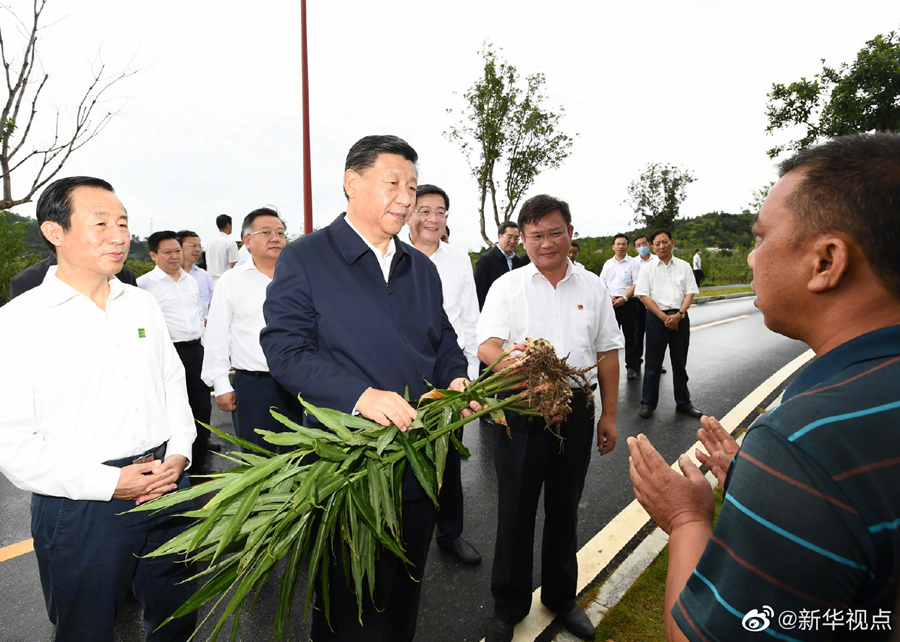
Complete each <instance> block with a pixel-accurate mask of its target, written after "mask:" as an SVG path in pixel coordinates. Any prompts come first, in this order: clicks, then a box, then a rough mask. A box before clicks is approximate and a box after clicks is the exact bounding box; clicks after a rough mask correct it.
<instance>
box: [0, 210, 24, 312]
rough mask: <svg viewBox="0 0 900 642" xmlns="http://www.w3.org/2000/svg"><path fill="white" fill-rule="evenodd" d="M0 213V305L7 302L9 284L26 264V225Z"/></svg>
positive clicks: (5, 213) (6, 213)
mask: <svg viewBox="0 0 900 642" xmlns="http://www.w3.org/2000/svg"><path fill="white" fill-rule="evenodd" d="M8 214H9V212H0V305H4V304H6V302H7V301H9V282H10V281H11V280H12V278H13V277H14V276H15V275H16V274H18V273H19V272H20V271H22V270H23V269H25V268H26V267H27V266H28V264H29V261H28V257H27V252H28V243H27V241H26V240H25V235H26V234H27V233H28V224H27V223H24V222H22V221H13V220H11V217H9V216H8Z"/></svg>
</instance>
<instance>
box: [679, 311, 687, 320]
mask: <svg viewBox="0 0 900 642" xmlns="http://www.w3.org/2000/svg"><path fill="white" fill-rule="evenodd" d="M678 314H680V315H681V318H682V319H683V318H684V317H686V316H687V312H682V311H681V310H679V311H678Z"/></svg>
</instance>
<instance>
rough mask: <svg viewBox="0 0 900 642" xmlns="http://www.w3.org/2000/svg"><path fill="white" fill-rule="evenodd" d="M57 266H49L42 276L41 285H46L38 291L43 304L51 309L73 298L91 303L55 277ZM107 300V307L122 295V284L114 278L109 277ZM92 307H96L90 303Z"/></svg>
mask: <svg viewBox="0 0 900 642" xmlns="http://www.w3.org/2000/svg"><path fill="white" fill-rule="evenodd" d="M57 268H58V266H56V265H51V266H50V267H49V268H48V269H47V274H46V275H45V276H44V280H43V282H42V284H43V285H46V286H47V287H46V288H43V289H41V290H40V293H41V296H42V297H43V298H44V302H45V303H46V305H47V307H48V308H49V307H52V306H55V305H61V304H63V303H65V302H66V301H69V300H70V299H73V298H74V297H78V296H80V297H83V298H85V299H87V300H88V301H91V300H90V299H89V298H88V297H86V296H85V295H83V294H82V293H81V292H79V291H78V290H76V289H75V288H73V287H72V286H71V285H69V284H68V283H66V282H65V281H63V280H62V279H60V278H59V277H57V276H56V270H57ZM108 280H109V299H108V300H107V303H106V305H107V307H108V306H109V301H112V300H113V299H115V298H116V297H118V296H120V295H121V294H122V288H123V287H124V286H123V284H122V282H121V281H120V280H119V279H117V278H116V277H114V276H110V277H109V279H108ZM91 304H92V305H96V304H95V303H94V302H93V301H91Z"/></svg>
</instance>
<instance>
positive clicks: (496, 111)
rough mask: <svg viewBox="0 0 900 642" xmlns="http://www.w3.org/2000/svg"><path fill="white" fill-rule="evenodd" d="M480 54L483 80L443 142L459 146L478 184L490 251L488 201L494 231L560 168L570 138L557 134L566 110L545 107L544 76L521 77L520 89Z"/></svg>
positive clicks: (515, 77) (489, 55)
mask: <svg viewBox="0 0 900 642" xmlns="http://www.w3.org/2000/svg"><path fill="white" fill-rule="evenodd" d="M479 54H480V55H481V56H482V58H483V59H484V71H483V74H482V76H481V77H480V78H479V79H478V80H476V81H475V82H474V83H473V84H472V86H471V87H469V89H468V90H467V91H466V93H465V94H463V97H464V98H465V101H466V103H467V105H466V107H465V108H464V109H463V110H462V111H461V112H460V116H461V119H460V121H459V123H457V124H456V125H453V126H451V127H450V129H448V130H447V131H445V132H444V136H445V137H446V138H447V140H449V141H451V142H453V143H456V144H457V145H459V148H460V149H461V150H462V152H463V154H465V156H466V160H467V161H468V163H469V169H471V171H472V175H473V176H474V177H475V179H476V180H477V181H478V192H479V202H480V205H479V210H478V215H479V219H480V223H481V236H482V238H483V239H484V241H485V243H487V244H488V246H490V245H491V244H492V243H493V242H494V239H493V238H491V237H490V236H489V235H488V234H487V227H486V223H485V210H486V208H487V203H488V197H490V205H491V208H492V210H493V216H494V224H495V225H496V226H497V227H499V225H500V223H501V222H502V221H505V220H507V219H509V218H510V217H511V216H512V213H513V211H514V210H515V209H516V207H517V206H518V204H519V202H520V201H521V200H522V197H523V196H524V195H525V192H526V191H528V189H529V188H530V187H531V186H532V185H533V184H534V181H535V179H536V178H537V177H538V175H539V174H540V173H541V172H543V171H545V170H548V169H556V168H558V167H559V166H560V165H562V163H563V161H565V159H566V158H567V157H568V156H569V154H570V153H571V148H572V143H573V141H574V138H573V137H572V136H569V135H568V134H565V133H563V132H561V131H560V130H559V126H560V121H561V120H562V117H563V115H564V113H565V110H564V109H563V108H562V107H560V108H559V109H558V110H557V111H553V110H552V109H547V108H545V107H544V102H545V101H546V96H545V95H544V86H545V85H546V81H547V79H546V77H545V76H544V74H540V73H538V74H530V75H528V76H526V78H525V81H524V85H523V83H522V82H521V80H520V76H519V72H518V70H517V69H516V68H515V67H514V66H513V65H511V64H509V63H508V62H506V61H505V60H503V59H502V58H500V57H499V56H498V54H497V52H496V51H494V48H493V45H491V44H490V43H486V44H485V45H484V47H483V48H482V49H481V51H479ZM447 113H449V114H452V113H453V110H452V109H448V110H447ZM575 136H577V134H575Z"/></svg>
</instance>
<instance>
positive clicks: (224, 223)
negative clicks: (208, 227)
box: [216, 214, 231, 231]
mask: <svg viewBox="0 0 900 642" xmlns="http://www.w3.org/2000/svg"><path fill="white" fill-rule="evenodd" d="M229 225H231V217H230V216H228V214H219V215H218V216H217V217H216V228H218V229H219V230H220V231H221V230H224V229H225V228H226V227H228V226H229Z"/></svg>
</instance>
